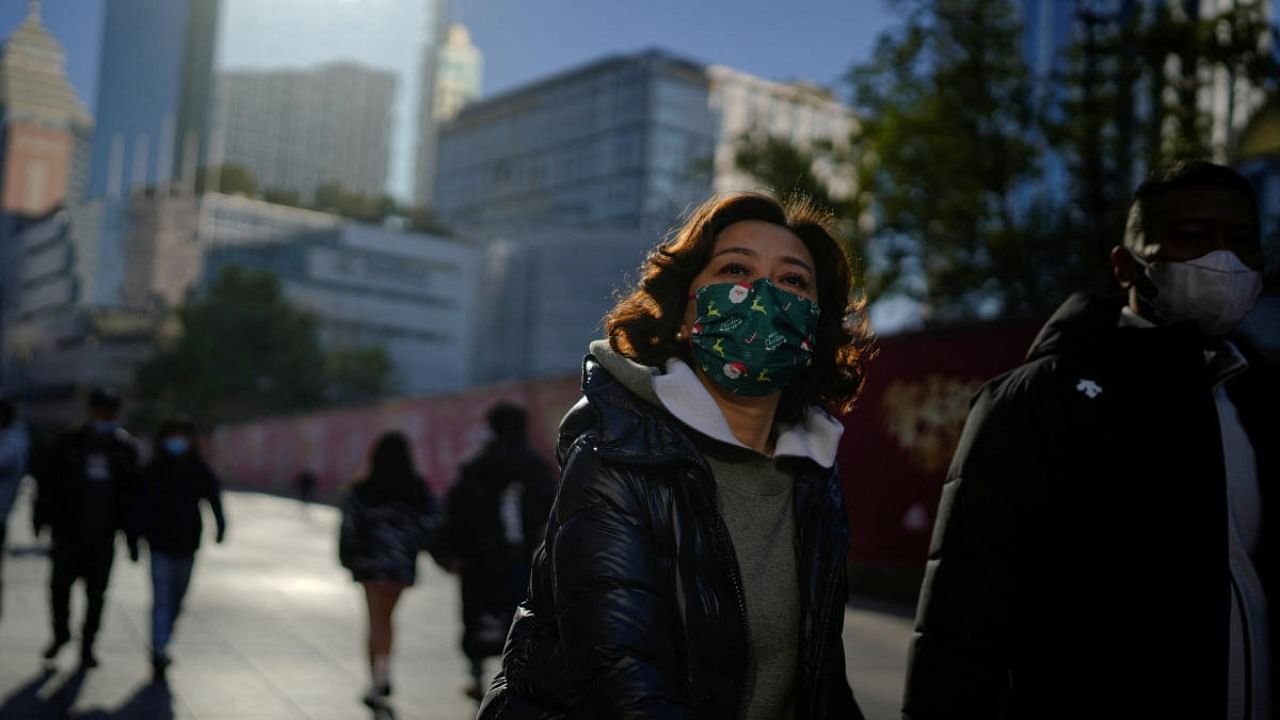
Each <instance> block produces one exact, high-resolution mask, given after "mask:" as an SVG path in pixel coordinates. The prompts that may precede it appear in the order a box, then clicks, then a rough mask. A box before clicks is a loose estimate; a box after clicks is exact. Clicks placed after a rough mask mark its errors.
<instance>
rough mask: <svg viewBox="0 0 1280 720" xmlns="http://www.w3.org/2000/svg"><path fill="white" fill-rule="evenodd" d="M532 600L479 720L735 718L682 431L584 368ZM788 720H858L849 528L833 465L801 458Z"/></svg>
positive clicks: (740, 612)
mask: <svg viewBox="0 0 1280 720" xmlns="http://www.w3.org/2000/svg"><path fill="white" fill-rule="evenodd" d="M583 392H584V394H585V396H586V397H585V399H584V400H583V402H580V403H579V404H578V406H577V407H575V408H574V410H572V411H571V412H570V413H569V415H568V416H567V417H566V418H565V420H564V422H563V424H562V425H561V431H560V432H561V437H560V447H559V456H560V463H561V466H562V468H563V471H562V478H561V486H560V492H559V495H558V496H557V498H556V503H555V507H554V508H553V509H552V512H551V517H550V519H549V521H548V526H547V534H546V539H545V542H544V543H543V545H542V547H540V548H539V549H538V552H537V553H536V555H535V558H534V565H533V572H532V577H531V579H530V584H529V597H528V598H527V599H526V600H525V602H524V603H523V604H522V605H521V606H520V609H519V611H518V613H517V615H516V621H515V623H514V624H513V625H512V628H511V633H510V636H509V637H508V640H507V647H506V649H505V651H504V653H503V669H502V673H501V674H500V675H499V676H498V678H497V679H496V680H495V681H494V685H493V687H492V688H491V689H490V691H489V694H488V696H487V697H486V698H485V700H484V703H483V704H482V706H481V711H480V717H481V718H486V719H490V720H498V719H502V720H512V719H517V718H571V717H572V718H609V719H610V720H621V719H625V718H637V719H638V718H717V719H718V718H736V717H738V715H739V712H740V709H741V708H740V705H741V698H742V695H743V686H744V681H745V677H746V672H747V667H748V663H749V657H748V653H749V644H748V641H747V637H748V635H747V627H746V614H745V607H744V600H743V591H742V583H741V578H740V576H739V574H738V568H737V560H736V558H735V555H734V550H733V547H732V545H731V543H730V539H729V532H728V529H727V527H726V526H725V523H724V520H723V518H722V517H721V515H720V513H719V511H718V510H717V508H716V488H715V485H714V480H713V478H712V475H711V471H710V469H709V468H708V467H707V465H706V462H705V461H704V460H703V459H702V457H701V455H700V454H699V453H698V451H697V450H696V449H695V447H694V445H693V443H692V441H691V439H690V438H689V437H688V436H687V434H686V433H687V432H689V431H688V430H687V429H686V428H684V426H682V425H680V424H679V423H678V422H677V421H675V420H674V419H673V418H671V417H670V416H669V415H667V414H666V413H665V412H663V411H662V410H660V409H658V408H656V407H653V406H651V405H649V404H648V403H645V402H644V401H642V400H641V399H639V398H637V397H636V396H635V395H633V394H631V393H630V392H629V391H627V390H626V389H624V388H623V387H622V386H621V385H620V384H619V383H618V382H617V381H616V380H614V378H613V377H612V376H610V375H609V374H608V373H607V372H606V371H605V370H604V369H603V368H601V367H600V366H599V365H598V364H597V363H596V362H595V361H594V359H592V358H590V357H588V359H587V363H586V367H585V370H584V373H583ZM791 470H793V472H794V474H795V476H796V485H795V512H796V527H797V528H798V529H799V531H798V537H797V547H796V552H797V554H798V560H799V568H800V572H801V577H800V589H801V599H802V603H803V620H802V622H801V637H800V643H801V647H800V669H799V680H798V687H797V698H798V700H797V708H796V717H797V718H841V719H844V718H861V717H862V714H861V712H860V711H859V710H858V706H857V704H856V703H855V702H854V699H853V693H852V692H851V691H850V689H849V684H848V681H847V679H846V677H845V662H844V647H843V645H842V643H841V631H842V628H843V622H844V602H845V596H846V578H845V557H846V554H847V552H848V546H849V531H848V526H847V520H846V517H845V513H844V500H843V497H842V494H841V487H840V480H839V476H838V474H837V473H836V472H835V471H834V470H824V469H822V468H820V467H818V466H817V465H816V464H813V463H811V462H809V461H800V460H797V461H796V464H795V465H794V466H793V467H792V468H791Z"/></svg>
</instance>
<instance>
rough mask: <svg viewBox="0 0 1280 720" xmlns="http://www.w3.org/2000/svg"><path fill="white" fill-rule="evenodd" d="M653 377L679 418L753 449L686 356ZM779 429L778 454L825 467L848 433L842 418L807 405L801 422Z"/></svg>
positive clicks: (710, 434) (653, 371)
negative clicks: (737, 433) (740, 437)
mask: <svg viewBox="0 0 1280 720" xmlns="http://www.w3.org/2000/svg"><path fill="white" fill-rule="evenodd" d="M650 378H651V379H652V381H653V390H654V394H656V395H657V396H658V400H659V402H661V403H662V406H663V407H665V408H666V409H667V411H668V412H670V413H671V414H672V415H674V416H675V418H676V419H677V420H679V421H680V422H682V423H684V424H685V425H688V426H689V427H691V428H693V429H694V430H697V431H698V432H700V433H702V434H703V435H706V436H707V437H709V438H711V439H713V440H718V441H720V442H722V443H726V444H728V445H733V446H735V447H740V448H746V449H748V450H753V449H752V448H748V447H747V446H746V445H744V444H742V442H741V441H739V440H738V438H736V437H734V435H733V431H732V430H730V429H729V422H728V421H727V420H725V419H724V413H722V412H720V406H719V405H717V404H716V401H715V399H714V398H713V397H711V393H709V392H707V388H706V387H704V386H703V384H702V382H701V381H700V380H698V376H697V375H695V374H694V372H693V369H692V368H690V367H689V366H688V365H686V364H685V363H684V362H683V361H682V360H680V359H678V358H671V359H669V360H667V367H666V372H665V373H661V374H660V373H658V371H657V369H656V368H653V369H650ZM778 430H779V432H778V439H777V442H776V443H775V445H774V453H773V454H774V457H802V458H808V459H809V460H812V461H814V462H815V463H817V464H818V465H820V466H822V467H824V468H830V467H832V466H834V465H835V463H836V451H837V450H838V449H839V447H840V436H841V435H842V434H843V433H844V425H843V424H842V423H841V422H840V421H839V420H836V419H835V418H833V417H831V416H830V415H828V414H827V413H825V412H823V411H822V410H821V409H819V408H816V407H807V408H805V415H804V419H803V420H802V421H801V422H800V423H798V424H795V425H779V426H778ZM753 451H754V450H753Z"/></svg>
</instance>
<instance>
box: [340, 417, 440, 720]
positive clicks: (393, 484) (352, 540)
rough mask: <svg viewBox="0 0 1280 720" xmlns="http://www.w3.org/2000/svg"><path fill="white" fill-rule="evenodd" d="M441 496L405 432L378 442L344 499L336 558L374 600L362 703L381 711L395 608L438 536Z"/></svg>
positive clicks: (370, 603)
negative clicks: (431, 487)
mask: <svg viewBox="0 0 1280 720" xmlns="http://www.w3.org/2000/svg"><path fill="white" fill-rule="evenodd" d="M437 521H438V518H437V513H436V502H435V498H434V497H433V496H432V494H431V493H430V492H429V491H428V490H427V486H426V484H425V483H424V482H423V480H422V478H421V477H420V476H419V475H418V473H417V471H416V470H415V469H414V467H413V459H412V456H411V453H410V451H409V441H408V440H407V439H406V438H405V436H404V435H402V434H401V433H399V432H388V433H385V434H383V435H382V436H381V437H380V438H378V441H377V442H376V443H375V444H374V447H373V452H372V453H371V455H370V459H369V473H368V475H366V476H365V477H364V478H362V479H360V480H358V481H357V482H356V483H355V484H354V485H352V487H351V489H350V491H349V492H348V493H347V494H346V496H345V497H344V498H343V500H342V532H341V535H340V537H339V541H338V556H339V559H340V560H341V562H342V566H343V567H345V568H347V569H348V570H350V571H351V575H352V578H354V580H355V581H356V582H358V583H360V584H361V585H362V586H364V594H365V601H366V603H367V605H368V617H369V634H368V659H369V674H370V677H371V681H372V682H371V685H370V687H369V691H368V692H367V693H365V695H364V698H363V700H364V703H365V704H366V705H368V706H369V708H370V709H372V710H374V711H375V712H377V711H380V710H383V709H384V708H386V706H387V699H388V698H389V697H390V695H391V644H392V624H391V618H392V613H394V612H395V609H396V603H397V602H398V601H399V599H400V594H401V593H402V592H404V589H405V588H407V587H409V586H411V585H413V583H414V580H415V579H416V578H417V558H418V553H419V552H421V551H422V550H426V549H429V548H428V544H429V541H430V540H431V539H432V537H433V535H434V528H435V526H436V523H437Z"/></svg>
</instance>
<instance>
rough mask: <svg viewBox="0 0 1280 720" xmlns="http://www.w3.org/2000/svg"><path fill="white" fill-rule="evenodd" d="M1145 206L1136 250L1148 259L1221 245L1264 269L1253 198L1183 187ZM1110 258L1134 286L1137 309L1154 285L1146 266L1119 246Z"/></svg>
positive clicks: (1177, 258)
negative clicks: (1147, 273)
mask: <svg viewBox="0 0 1280 720" xmlns="http://www.w3.org/2000/svg"><path fill="white" fill-rule="evenodd" d="M1148 202H1149V203H1150V204H1149V205H1148V206H1147V207H1146V208H1144V210H1145V213H1144V214H1145V217H1144V220H1145V223H1144V224H1145V227H1144V230H1143V231H1144V234H1145V240H1146V242H1145V243H1144V244H1143V245H1142V246H1141V247H1139V248H1138V249H1136V250H1134V252H1135V253H1136V254H1137V255H1138V257H1140V258H1142V259H1143V260H1145V261H1147V262H1152V261H1156V260H1163V261H1166V262H1186V261H1188V260H1195V259H1196V258H1199V257H1203V256H1205V255H1207V254H1209V253H1211V252H1214V251H1216V250H1228V251H1230V252H1232V253H1235V255H1236V257H1238V258H1240V261H1241V262H1243V263H1244V264H1245V265H1247V266H1248V267H1249V268H1251V269H1253V270H1258V271H1261V270H1262V269H1263V265H1264V264H1265V262H1264V259H1263V257H1262V244H1261V232H1260V231H1259V226H1258V216H1257V214H1256V213H1255V212H1254V209H1253V206H1252V205H1251V204H1250V203H1249V199H1248V198H1246V197H1245V196H1243V195H1241V194H1240V193H1239V192H1236V191H1234V190H1228V189H1225V188H1178V189H1175V190H1171V191H1170V192H1169V193H1168V194H1167V195H1165V196H1164V197H1163V198H1155V199H1152V200H1149V201H1148ZM1111 264H1112V268H1113V270H1114V271H1115V275H1116V279H1117V281H1119V283H1120V285H1121V287H1124V288H1126V289H1129V290H1130V294H1131V298H1130V304H1131V306H1133V307H1134V309H1135V310H1136V309H1138V305H1139V302H1138V298H1139V296H1141V297H1152V296H1153V295H1154V294H1155V288H1154V286H1152V285H1151V281H1150V280H1149V279H1148V278H1147V276H1146V273H1144V272H1143V271H1142V267H1141V266H1140V265H1139V264H1138V263H1136V262H1135V261H1134V260H1133V258H1132V257H1130V255H1129V251H1128V250H1126V249H1125V248H1122V247H1117V248H1116V249H1115V250H1114V251H1112V254H1111Z"/></svg>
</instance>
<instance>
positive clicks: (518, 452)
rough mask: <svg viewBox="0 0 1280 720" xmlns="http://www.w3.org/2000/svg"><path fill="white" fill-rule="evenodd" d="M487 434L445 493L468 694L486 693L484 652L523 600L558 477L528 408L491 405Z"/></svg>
mask: <svg viewBox="0 0 1280 720" xmlns="http://www.w3.org/2000/svg"><path fill="white" fill-rule="evenodd" d="M487 420H488V423H489V430H490V432H491V433H492V439H491V440H490V441H489V444H488V445H487V446H486V447H485V448H484V450H483V451H482V452H481V453H480V455H479V456H478V457H476V458H475V459H473V460H471V461H470V462H468V463H466V464H465V465H463V467H462V471H461V476H460V478H459V480H458V483H457V484H456V485H454V487H453V489H452V490H450V491H449V501H448V502H447V503H446V505H445V507H446V508H447V509H448V522H447V527H448V556H449V559H450V561H451V562H452V563H454V567H453V569H455V570H457V571H458V572H459V573H460V574H461V580H462V582H461V586H462V626H463V631H462V652H463V654H464V655H466V656H467V660H468V663H469V670H470V675H471V682H470V684H469V685H468V686H467V688H466V693H467V695H469V696H470V697H472V698H474V699H476V700H479V699H480V698H482V697H483V696H484V690H483V688H482V686H481V682H482V679H483V676H484V661H485V658H489V657H494V656H496V655H500V654H501V653H502V644H503V642H504V641H505V640H506V638H507V629H508V628H510V626H511V620H512V618H513V617H514V616H515V611H516V605H518V604H520V601H521V600H523V599H524V595H525V588H526V586H527V584H528V582H529V563H530V561H531V560H532V558H533V551H534V548H536V547H537V544H538V543H539V542H541V539H542V532H543V528H544V527H545V526H546V522H547V513H548V512H550V510H551V501H552V499H553V498H554V497H555V481H554V480H553V479H552V477H551V470H550V468H549V467H548V466H547V463H546V462H545V461H543V459H542V458H541V457H540V456H539V455H538V454H537V453H536V452H534V450H533V449H532V448H530V447H529V442H528V433H527V430H526V425H527V418H526V415H525V411H524V410H523V409H522V408H520V407H518V406H516V405H512V404H509V403H500V404H498V405H495V406H494V407H493V408H491V409H490V410H489V412H488V416H487Z"/></svg>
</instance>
